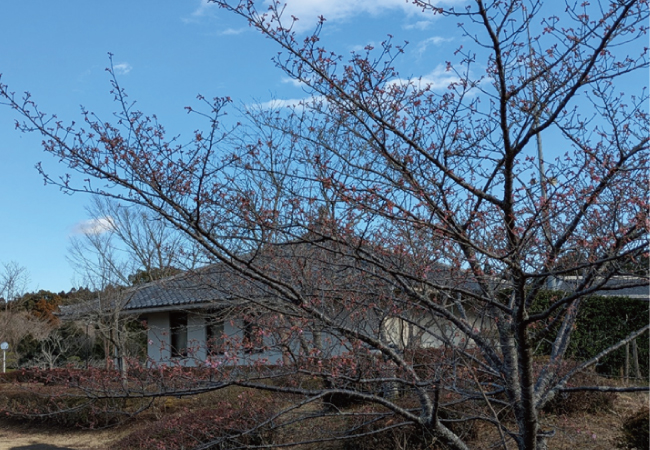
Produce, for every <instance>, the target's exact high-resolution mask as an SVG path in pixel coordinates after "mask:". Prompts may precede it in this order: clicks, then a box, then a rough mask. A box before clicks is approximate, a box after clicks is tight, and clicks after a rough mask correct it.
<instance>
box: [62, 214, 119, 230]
mask: <svg viewBox="0 0 650 450" xmlns="http://www.w3.org/2000/svg"><path fill="white" fill-rule="evenodd" d="M114 227H115V225H114V224H113V218H112V217H108V216H107V217H100V218H99V219H89V220H82V221H81V222H78V223H76V224H75V225H74V226H73V227H72V234H102V233H105V232H107V231H110V230H111V229H113V228H114Z"/></svg>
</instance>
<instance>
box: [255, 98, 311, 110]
mask: <svg viewBox="0 0 650 450" xmlns="http://www.w3.org/2000/svg"><path fill="white" fill-rule="evenodd" d="M310 101H311V100H310V99H309V98H287V99H277V98H276V99H273V100H269V101H268V102H263V103H258V104H257V105H255V106H256V107H257V108H260V109H281V108H292V107H300V106H302V105H303V104H304V103H305V102H310Z"/></svg>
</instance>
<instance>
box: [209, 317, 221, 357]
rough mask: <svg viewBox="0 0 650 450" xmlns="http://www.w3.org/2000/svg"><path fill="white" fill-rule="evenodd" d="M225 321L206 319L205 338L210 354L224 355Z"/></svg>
mask: <svg viewBox="0 0 650 450" xmlns="http://www.w3.org/2000/svg"><path fill="white" fill-rule="evenodd" d="M223 334H224V323H223V320H221V321H219V320H214V319H211V318H208V319H206V324H205V340H206V343H207V348H208V354H209V355H222V354H223V353H224V344H225V342H224V335H223Z"/></svg>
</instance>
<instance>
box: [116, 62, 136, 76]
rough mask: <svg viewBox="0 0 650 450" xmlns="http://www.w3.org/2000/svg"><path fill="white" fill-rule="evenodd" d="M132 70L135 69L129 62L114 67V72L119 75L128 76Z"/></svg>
mask: <svg viewBox="0 0 650 450" xmlns="http://www.w3.org/2000/svg"><path fill="white" fill-rule="evenodd" d="M131 69H133V67H132V66H131V64H129V63H127V62H123V63H119V64H115V65H113V70H114V71H115V73H116V74H117V75H126V74H127V73H129V72H131Z"/></svg>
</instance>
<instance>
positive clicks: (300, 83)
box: [282, 77, 304, 87]
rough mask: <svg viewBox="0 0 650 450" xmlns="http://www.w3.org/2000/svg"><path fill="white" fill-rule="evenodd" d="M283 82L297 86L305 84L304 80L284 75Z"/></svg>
mask: <svg viewBox="0 0 650 450" xmlns="http://www.w3.org/2000/svg"><path fill="white" fill-rule="evenodd" d="M282 82H283V83H285V84H292V85H294V86H295V87H302V86H304V83H303V82H302V81H300V80H296V79H295V78H289V77H283V78H282Z"/></svg>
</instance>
